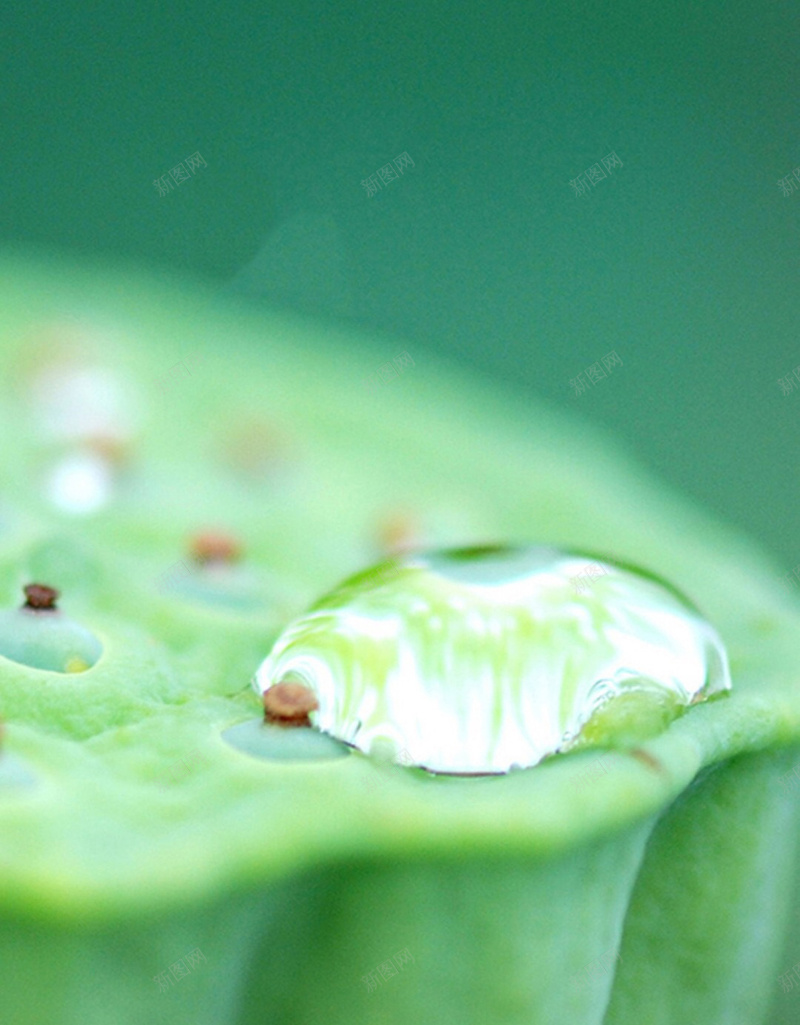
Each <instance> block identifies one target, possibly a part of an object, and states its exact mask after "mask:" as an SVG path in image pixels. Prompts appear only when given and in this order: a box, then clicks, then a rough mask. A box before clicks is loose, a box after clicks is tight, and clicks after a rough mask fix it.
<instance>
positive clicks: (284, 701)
mask: <svg viewBox="0 0 800 1025" xmlns="http://www.w3.org/2000/svg"><path fill="white" fill-rule="evenodd" d="M317 708H319V703H318V702H317V699H316V698H315V697H314V692H313V691H312V690H311V689H310V688H309V687H306V686H305V685H304V684H302V683H290V682H288V681H284V682H281V683H276V684H273V686H272V687H270V688H268V689H267V690H266V691H265V692H264V719H265V721H266V722H269V723H274V724H275V725H277V726H310V725H311V720H310V719H309V718H308V713H309V712H314V711H315V710H316V709H317Z"/></svg>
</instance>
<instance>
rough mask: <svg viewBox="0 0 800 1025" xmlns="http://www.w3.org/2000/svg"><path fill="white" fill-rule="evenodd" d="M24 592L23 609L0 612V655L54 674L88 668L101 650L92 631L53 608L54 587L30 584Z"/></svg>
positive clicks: (54, 601) (99, 654) (55, 595)
mask: <svg viewBox="0 0 800 1025" xmlns="http://www.w3.org/2000/svg"><path fill="white" fill-rule="evenodd" d="M25 593H26V597H27V601H26V603H25V605H23V607H22V608H20V609H6V610H3V611H0V656H3V657H4V658H7V659H10V660H11V661H12V662H18V663H20V664H22V665H27V666H30V667H31V668H33V669H48V670H50V671H52V672H56V673H80V672H85V671H86V670H87V669H90V668H91V667H92V666H93V665H94V664H95V663H96V662H97V660H98V659H99V658H100V656H101V655H102V653H103V646H102V644H101V643H100V641H99V640H98V639H97V638H96V637H95V635H94V634H93V633H92V632H91V630H88V629H87V628H86V627H85V626H82V625H81V624H80V623H76V622H75V621H74V620H72V619H69V618H68V617H67V616H65V615H64V613H63V612H61V611H60V609H58V608H57V607H56V599H57V598H58V592H57V591H55V590H54V589H53V588H50V587H46V586H44V585H40V584H29V585H28V586H27V587H26V588H25Z"/></svg>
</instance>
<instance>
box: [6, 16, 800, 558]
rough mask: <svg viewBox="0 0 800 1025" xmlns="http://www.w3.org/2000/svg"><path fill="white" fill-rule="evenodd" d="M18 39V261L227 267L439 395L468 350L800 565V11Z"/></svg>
mask: <svg viewBox="0 0 800 1025" xmlns="http://www.w3.org/2000/svg"><path fill="white" fill-rule="evenodd" d="M2 24H3V46H2V51H3V55H2V78H0V104H2V111H3V114H2V124H3V133H2V152H0V197H2V198H1V199H0V204H1V206H2V224H1V225H0V244H5V245H7V244H9V243H11V244H15V245H16V244H20V243H21V244H23V245H25V246H31V245H33V246H45V247H49V248H56V249H57V250H59V251H62V252H65V253H66V254H67V255H73V254H74V255H81V254H82V255H87V254H91V255H93V256H97V255H101V256H105V254H111V255H115V256H121V257H125V258H128V259H132V260H134V261H139V262H144V263H147V264H151V265H152V264H158V265H162V266H164V267H166V268H169V269H171V270H173V271H180V272H187V271H188V272H193V273H199V274H202V275H205V276H207V277H209V278H210V279H212V280H213V283H214V284H215V285H216V286H217V287H219V286H221V285H224V286H226V287H228V288H237V289H241V290H248V291H251V292H253V293H255V294H259V295H261V296H263V297H265V298H267V299H269V300H271V301H273V302H275V301H278V302H280V303H282V304H286V305H289V306H291V307H293V308H297V309H300V310H302V311H304V312H311V313H314V314H322V315H324V316H326V317H328V318H334V319H336V320H338V321H340V322H341V321H344V322H347V323H352V324H355V325H358V326H361V327H366V328H370V329H379V330H380V332H381V333H382V334H383V336H384V342H383V343H382V344H381V345H380V348H381V352H382V353H384V352H385V351H386V345H385V338H386V335H387V334H388V335H390V336H396V337H397V338H399V339H402V342H403V347H404V348H407V349H408V351H409V352H410V353H411V354H412V356H414V358H415V360H416V368H415V372H416V373H420V374H422V373H424V367H425V357H424V353H425V350H426V349H436V350H440V351H444V352H446V353H449V354H453V355H456V356H458V357H459V358H460V359H462V360H464V361H466V362H470V363H473V364H475V365H476V366H478V367H479V368H481V370H482V371H483V372H484V373H486V374H488V375H495V376H497V377H499V378H505V379H506V380H508V381H510V382H512V383H513V385H514V386H518V387H522V388H525V389H527V390H528V391H529V393H530V394H531V395H532V396H537V397H544V398H545V399H547V400H549V401H551V402H553V403H557V404H559V405H564V406H568V407H570V408H572V409H575V410H577V411H578V412H579V413H580V414H582V415H584V416H586V417H587V418H589V420H590V421H592V422H594V423H597V424H603V425H606V426H608V427H610V428H612V429H613V430H615V431H616V432H617V433H618V434H619V435H621V436H623V437H624V438H625V439H626V440H627V441H628V442H629V444H630V445H631V446H632V447H633V448H635V449H636V450H637V451H638V452H639V453H640V455H641V456H642V457H643V458H644V460H645V461H646V462H648V463H649V464H650V465H651V466H653V467H654V468H655V469H657V470H658V471H659V472H660V473H661V474H662V476H663V477H665V478H668V479H670V480H671V481H673V482H674V483H676V484H677V485H679V486H680V487H681V488H683V489H684V490H685V491H687V492H690V493H692V494H694V495H695V496H697V497H698V498H700V499H701V500H703V501H705V502H706V504H708V505H710V506H712V507H714V508H715V509H716V510H718V511H719V512H721V513H723V514H724V515H725V516H727V517H729V518H731V519H733V520H735V521H737V522H739V523H740V524H742V525H744V526H745V527H747V528H748V529H750V530H751V531H752V532H753V533H755V534H757V535H759V536H760V537H761V538H762V539H763V540H764V541H765V542H766V543H767V544H768V545H770V546H771V548H772V549H773V550H774V552H775V553H776V556H777V562H778V564H779V566H782V567H783V568H784V569H785V570H788V569H790V568H791V567H792V566H794V565H795V564H798V563H800V539H799V537H798V534H799V529H798V528H800V512H798V509H797V503H796V501H795V499H796V495H797V490H798V489H797V483H796V479H797V470H796V464H795V462H794V460H795V459H796V458H797V456H798V445H797V441H796V426H795V425H796V423H797V421H798V418H800V385H798V390H797V391H796V392H794V393H793V394H790V395H787V396H783V395H782V394H781V392H780V390H779V388H778V384H777V379H778V378H779V377H782V376H783V375H785V374H788V373H789V372H790V371H791V370H792V368H793V367H795V366H800V333H799V332H798V287H797V277H798V246H797V242H798V224H799V223H800V192H798V193H795V194H793V195H791V196H788V197H784V196H782V195H781V192H780V190H779V189H778V187H777V184H776V182H777V179H778V178H779V177H784V176H785V175H788V174H789V172H790V171H791V170H792V169H793V168H794V167H796V166H798V165H800V131H799V130H798V129H799V127H800V126H798V92H799V90H798V85H799V84H800V82H799V80H798V54H799V53H800V46H799V45H798V44H800V17H798V8H797V5H796V4H792V3H789V2H788V0H787V2H770V3H764V2H763V0H761V2H758V3H742V2H739V3H725V4H723V3H720V2H712V3H702V4H701V3H697V2H692V3H666V4H663V5H659V6H658V7H656V6H655V5H648V4H643V3H642V2H641V0H637V2H630V0H628V2H625V3H618V4H601V3H577V2H569V0H567V2H565V0H558V2H549V3H533V4H531V3H524V4H513V5H512V4H507V5H503V6H490V5H485V6H484V5H478V4H476V3H470V4H467V5H464V4H461V3H444V4H443V3H434V4H432V3H430V2H428V0H426V2H425V3H416V4H408V3H406V4H400V3H397V4H394V5H379V4H372V3H370V4H367V3H361V4H353V5H350V6H346V5H341V4H319V5H298V4H292V5H291V7H289V6H288V5H283V4H281V5H256V4H252V5H245V6H231V7H229V6H227V5H223V4H217V5H215V4H211V3H207V2H206V3H200V4H198V3H193V4H184V3H177V4H176V3H172V4H169V5H162V6H156V5H141V4H136V5H134V4H129V5H126V6H119V5H117V4H115V5H113V6H112V5H106V6H105V7H103V6H98V7H96V8H92V7H89V6H87V5H85V4H82V5H80V6H78V5H73V6H72V7H70V6H69V5H67V6H65V5H63V4H58V5H55V4H45V3H34V4H27V5H26V6H25V7H24V8H23V7H22V6H21V5H20V6H15V7H14V9H13V11H12V10H7V11H6V12H5V13H4V14H3V16H2ZM196 151H199V152H200V153H201V154H202V156H203V157H204V158H205V160H206V161H207V163H208V167H207V168H205V169H201V170H200V171H198V173H197V174H196V176H195V177H193V178H191V179H190V180H189V181H187V182H184V183H183V184H182V185H180V186H179V187H177V188H176V189H175V190H174V191H173V192H171V193H170V194H168V195H167V196H164V197H159V195H158V193H157V191H156V189H155V187H154V185H153V179H155V178H157V177H159V176H160V175H163V174H165V173H166V172H167V171H168V170H169V169H170V168H171V167H173V166H174V165H175V164H177V163H178V162H179V161H181V160H182V159H183V158H184V157H186V156H187V155H189V154H191V153H194V152H196ZM610 151H615V152H616V153H617V154H618V155H619V157H620V158H621V160H622V162H623V167H622V168H618V169H617V170H615V171H614V173H613V175H612V176H611V177H610V178H608V179H606V180H604V181H601V182H600V183H599V184H598V185H597V186H596V187H595V188H594V189H593V190H592V191H591V192H590V193H589V194H588V195H585V196H581V197H576V196H575V195H574V194H573V191H572V189H571V188H570V185H569V180H570V179H571V178H574V177H575V176H577V175H578V174H579V173H580V172H581V171H583V170H584V169H585V168H586V167H587V166H589V165H590V164H594V163H596V162H597V161H599V160H601V158H602V157H603V156H605V155H606V154H608V153H609V152H610ZM402 152H407V153H408V154H409V155H410V156H411V157H412V159H413V160H414V162H415V166H414V167H413V168H409V169H408V170H406V172H405V174H404V175H403V177H402V178H401V179H399V180H397V181H394V182H391V183H390V184H389V185H387V186H386V187H385V188H384V189H383V190H382V191H381V192H379V193H378V194H377V195H375V196H372V197H368V196H367V194H366V191H365V190H364V188H363V187H362V186H361V184H360V182H361V180H362V179H364V178H366V177H367V176H368V175H370V174H373V173H374V172H375V171H376V170H377V168H378V167H380V166H382V165H384V164H386V163H388V162H389V161H391V160H392V159H393V158H394V157H396V156H397V155H398V154H400V153H402ZM257 254H258V256H257ZM377 345H378V343H377V342H376V346H377ZM612 349H614V350H616V351H617V352H618V353H619V355H620V357H621V358H622V360H623V366H622V367H619V368H617V369H616V370H615V371H614V372H613V374H612V375H611V376H610V377H609V378H607V379H606V380H604V381H601V382H599V383H598V384H597V385H595V386H594V387H592V388H590V389H589V390H588V391H587V392H586V393H585V394H583V395H581V396H579V397H575V396H573V394H572V392H571V389H570V386H569V381H570V379H571V378H573V377H575V376H576V375H577V374H578V373H580V372H581V371H582V370H584V369H585V367H586V366H587V365H588V364H590V363H594V362H596V361H597V360H599V359H600V358H601V357H602V356H603V355H605V354H606V353H607V352H609V350H612Z"/></svg>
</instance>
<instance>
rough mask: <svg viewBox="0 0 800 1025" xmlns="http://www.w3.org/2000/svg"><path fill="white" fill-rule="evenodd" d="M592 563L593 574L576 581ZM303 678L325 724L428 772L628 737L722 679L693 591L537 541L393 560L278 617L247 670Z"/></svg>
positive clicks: (534, 759) (718, 653)
mask: <svg viewBox="0 0 800 1025" xmlns="http://www.w3.org/2000/svg"><path fill="white" fill-rule="evenodd" d="M587 566H591V567H593V572H592V576H591V584H590V586H587V587H585V588H582V589H576V587H575V586H574V580H575V578H576V577H577V576H579V575H580V574H582V573H585V572H586V568H587ZM286 677H292V678H294V679H297V680H299V681H301V682H302V683H304V684H305V685H306V686H307V687H309V688H310V689H311V691H312V692H313V694H314V695H315V696H316V699H317V701H318V703H319V709H318V710H317V711H314V712H312V713H311V715H310V720H311V722H312V724H313V725H314V726H315V727H317V729H319V730H321V731H323V732H324V733H327V734H330V735H331V736H332V737H336V738H338V739H339V740H341V741H343V742H345V743H347V744H352V745H353V746H355V747H357V748H359V749H360V750H361V751H363V752H364V753H366V754H369V753H370V751H371V749H372V747H373V745H377V746H378V747H381V746H384V745H386V744H390V745H394V748H395V749H396V750H403V751H406V752H407V753H408V754H409V755H410V758H411V759H412V760H413V763H414V764H416V765H421V766H424V767H425V768H427V769H429V770H431V771H434V772H443V773H448V772H450V773H467V772H480V773H485V772H508V771H509V770H510V768H511V767H512V765H515V764H516V765H518V766H521V767H529V766H531V765H535V764H537V763H538V762H539V761H541V760H542V759H543V758H545V757H546V756H548V755H552V754H554V753H556V752H559V751H565V750H567V749H569V748H572V747H576V746H580V745H583V744H592V745H600V746H603V745H605V746H614V745H615V744H617V745H619V744H623V745H624V744H633V745H634V746H635V745H636V744H637V743H638V742H639V741H641V740H642V739H643V738H645V737H647V736H651V735H653V734H654V733H657V732H659V731H661V730H663V729H664V728H665V727H666V725H667V724H668V723H669V722H670V721H671V720H672V719H674V718H675V717H676V716H677V715H680V714H681V713H682V712H683V711H684V710H685V709H686V708H687V707H688V706H689V705H691V704H694V703H696V702H697V701H699V700H704V699H707V698H709V697H711V696H714V695H717V694H721V693H724V692H725V691H727V690H729V689H730V686H731V683H730V672H729V669H728V660H727V655H726V652H725V648H724V646H723V644H722V641H721V639H720V638H719V636H718V634H717V633H716V631H715V630H714V629H713V627H712V626H711V625H710V624H709V623H708V622H706V621H705V620H704V619H703V617H702V616H701V615H700V613H699V612H698V610H697V609H696V608H695V607H694V606H693V605H692V604H691V602H690V601H689V600H688V599H687V598H685V597H684V596H683V595H682V594H680V593H679V592H678V591H677V590H675V589H674V588H673V587H671V586H670V585H669V584H668V583H666V582H665V581H663V580H660V579H659V578H657V577H655V576H654V575H652V574H649V573H647V572H645V571H643V570H639V569H637V568H636V567H633V566H629V565H625V564H621V563H617V562H614V561H613V560H610V559H602V558H599V557H598V556H594V555H593V556H588V555H585V554H581V553H578V552H571V551H564V550H559V549H555V548H551V547H545V546H531V547H525V548H512V547H507V546H501V545H492V546H483V547H473V548H462V549H450V550H442V551H438V550H437V551H433V552H423V553H416V554H411V555H407V556H404V557H399V558H396V559H390V560H388V561H386V562H383V563H381V564H379V565H378V566H375V567H373V568H371V569H369V570H367V571H365V572H363V573H360V574H357V575H356V576H354V577H351V578H350V579H349V580H346V581H345V582H344V583H343V584H341V585H340V586H339V587H338V588H336V589H335V590H334V591H332V592H331V593H330V594H328V595H326V596H325V597H324V598H322V599H321V600H320V601H318V602H317V603H316V604H315V605H314V606H313V607H312V608H311V610H310V611H309V612H308V613H306V615H304V616H302V617H300V618H299V619H297V620H296V621H295V622H293V623H292V624H290V625H289V627H287V629H286V630H285V631H284V632H283V633H282V634H281V636H280V637H279V638H278V640H277V642H276V643H275V645H274V647H273V649H272V652H271V653H270V655H269V656H268V657H267V658H266V659H265V660H264V662H263V663H262V664H261V666H260V667H259V669H258V672H257V673H256V677H255V679H254V681H253V682H254V686H255V687H256V689H257V690H259V691H261V692H262V693H263V692H265V691H266V690H267V689H268V688H269V687H270V686H272V685H273V684H275V683H277V682H279V681H280V680H282V679H285V678H286Z"/></svg>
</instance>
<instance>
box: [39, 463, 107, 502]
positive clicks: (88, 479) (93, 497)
mask: <svg viewBox="0 0 800 1025" xmlns="http://www.w3.org/2000/svg"><path fill="white" fill-rule="evenodd" d="M112 477H113V471H112V468H111V466H110V465H109V463H108V462H107V461H106V460H105V459H103V458H102V457H101V456H100V455H97V454H95V453H93V452H86V451H74V452H71V453H69V454H68V455H66V456H64V457H63V459H61V460H60V461H59V462H58V463H57V464H56V465H55V467H54V468H53V469H52V470H51V471H50V476H49V479H48V483H47V495H48V498H49V499H50V501H51V502H52V503H53V505H55V506H56V507H57V508H58V509H60V510H61V511H62V512H66V513H71V514H73V515H86V514H89V513H93V512H98V511H99V510H100V509H102V508H103V507H104V506H106V505H107V504H108V502H109V500H110V499H111V495H112V484H113V479H112Z"/></svg>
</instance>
